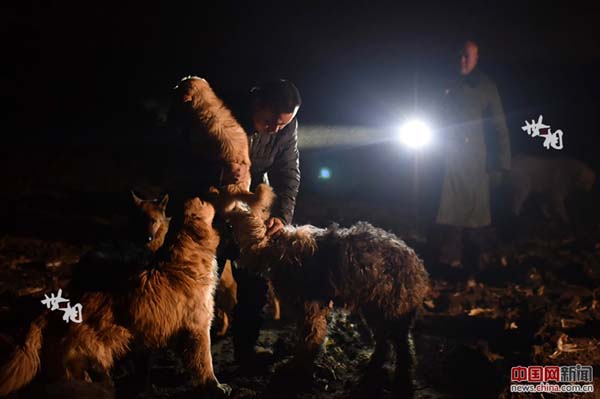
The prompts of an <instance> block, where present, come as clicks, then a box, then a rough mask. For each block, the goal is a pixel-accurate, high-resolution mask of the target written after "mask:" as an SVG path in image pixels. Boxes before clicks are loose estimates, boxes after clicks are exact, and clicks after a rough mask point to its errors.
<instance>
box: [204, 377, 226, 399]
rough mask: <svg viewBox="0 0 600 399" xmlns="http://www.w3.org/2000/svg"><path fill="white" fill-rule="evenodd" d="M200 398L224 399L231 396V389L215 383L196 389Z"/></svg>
mask: <svg viewBox="0 0 600 399" xmlns="http://www.w3.org/2000/svg"><path fill="white" fill-rule="evenodd" d="M196 392H198V393H200V394H201V397H202V398H207V399H226V398H229V396H230V395H231V387H230V386H229V385H227V384H220V383H219V382H217V381H214V383H210V384H208V385H206V386H203V387H198V389H197V391H196Z"/></svg>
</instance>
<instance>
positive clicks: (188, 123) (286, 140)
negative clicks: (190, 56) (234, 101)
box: [169, 77, 301, 365]
mask: <svg viewBox="0 0 600 399" xmlns="http://www.w3.org/2000/svg"><path fill="white" fill-rule="evenodd" d="M188 86H189V87H188ZM204 86H205V85H204V83H203V82H202V79H197V78H194V77H191V78H186V79H184V80H182V82H181V83H180V84H179V85H178V87H177V88H176V90H175V96H174V104H173V106H172V107H171V111H170V115H169V120H170V124H171V126H172V127H174V128H175V129H174V133H175V134H176V135H177V136H178V137H179V138H180V140H176V141H177V143H178V145H176V146H174V148H172V149H171V150H172V151H173V153H172V154H173V155H172V157H170V161H171V162H172V163H173V165H172V166H173V167H175V169H174V171H173V172H172V173H170V175H171V176H173V177H174V178H175V179H177V181H174V182H173V183H172V184H173V186H174V189H171V192H173V190H174V191H175V192H174V195H173V196H174V197H176V200H175V201H172V202H174V203H175V205H174V207H175V209H174V210H172V211H171V215H173V216H174V219H173V222H174V223H172V224H175V225H176V224H177V218H176V216H177V214H180V213H181V212H180V211H179V209H178V208H180V206H178V205H177V204H182V203H183V200H184V199H185V198H189V197H193V196H195V195H198V194H199V193H202V192H206V191H207V190H208V187H210V186H227V185H233V186H236V185H237V186H240V187H241V188H242V189H246V188H247V187H246V183H247V182H248V181H249V180H250V177H251V180H252V186H251V190H253V189H254V188H255V187H256V186H257V185H258V184H260V183H265V182H268V183H270V185H271V186H272V187H273V191H274V192H275V194H276V195H277V199H278V200H277V202H276V203H275V204H274V206H273V210H272V215H273V216H272V217H271V218H269V219H268V220H267V221H266V224H267V227H268V235H274V234H276V233H278V232H279V231H280V230H281V229H282V228H283V226H284V225H285V224H289V223H291V222H292V217H293V214H294V207H295V204H296V196H297V194H298V187H299V185H300V169H299V161H298V135H297V130H298V121H297V120H296V114H297V113H298V109H299V108H300V104H301V98H300V94H299V92H298V89H297V88H296V86H295V85H294V84H293V83H292V82H290V81H288V80H284V79H278V80H274V81H269V82H266V83H264V84H262V85H260V86H256V87H254V88H253V89H252V90H251V91H250V98H249V99H248V100H247V101H246V104H247V105H246V110H245V112H243V113H240V115H238V118H237V120H239V121H241V122H242V124H243V127H244V130H245V132H246V134H247V137H246V136H244V143H243V144H246V139H247V144H248V147H246V146H245V145H241V144H242V143H240V142H239V141H237V137H238V134H237V128H236V125H237V122H236V121H235V120H230V118H232V116H231V115H230V114H229V113H228V112H224V109H225V107H224V106H223V105H222V103H221V102H220V100H218V99H217V98H216V97H215V96H214V93H212V91H210V90H208V88H207V87H204ZM195 97H198V98H197V99H195ZM208 109H210V110H213V112H212V113H211V115H212V116H211V117H206V115H205V114H206V113H207V110H208ZM213 116H214V117H213ZM204 119H206V120H204ZM214 120H217V121H218V122H219V123H217V125H219V126H221V127H222V129H221V128H218V126H217V128H215V126H213V125H214V124H215V123H214ZM221 130H224V131H227V132H228V133H229V135H228V136H231V137H230V139H231V140H235V145H233V146H231V147H232V149H233V152H234V154H228V153H227V154H223V156H216V157H215V155H216V154H213V153H211V152H218V151H219V148H223V146H222V145H220V142H221V141H220V140H218V137H216V136H218V134H217V132H218V131H221ZM177 132H179V133H177ZM213 136H215V138H216V139H217V140H216V142H215V144H216V145H212V146H211V145H205V144H204V143H203V142H201V140H199V139H201V138H203V137H205V138H207V139H210V138H211V137H213ZM194 137H196V140H194ZM208 143H209V144H210V143H211V142H210V141H209V142H208ZM242 153H243V154H242ZM248 153H249V155H250V163H251V168H250V169H249V168H247V167H233V166H232V165H241V166H244V165H245V164H246V162H247V160H245V159H243V158H244V157H243V156H242V155H244V154H245V156H246V157H247V156H248ZM232 155H233V156H232ZM213 158H216V159H213ZM223 158H228V159H229V158H230V160H225V161H226V162H223V161H224V159H223ZM237 158H242V159H241V160H239V161H236V160H237ZM215 161H216V162H215ZM248 174H250V176H248ZM177 197H179V198H178V199H177ZM219 223H220V224H221V226H219V227H217V228H218V230H219V232H220V235H221V245H220V246H219V250H218V260H219V268H220V270H222V268H223V267H224V265H225V262H226V260H227V259H231V260H233V259H235V258H236V257H237V254H236V252H237V248H235V246H232V245H231V244H228V242H231V240H230V239H229V237H227V236H228V235H229V234H227V228H226V227H225V226H224V225H223V223H222V221H221V222H219V221H217V222H216V224H217V225H218V224H219ZM232 271H233V275H234V278H235V280H236V282H237V285H238V287H237V303H238V305H237V307H236V309H235V310H234V323H233V326H232V330H233V341H234V350H235V357H236V360H237V361H238V362H240V363H243V364H246V365H252V364H254V363H255V362H254V360H256V359H255V355H256V354H257V351H256V349H257V348H255V347H254V344H255V343H256V340H257V339H258V334H259V330H260V326H261V324H262V319H261V311H262V308H263V307H264V305H265V303H266V297H267V292H268V285H267V282H266V280H265V279H264V278H260V277H259V276H257V275H255V274H251V273H249V272H248V271H246V270H244V269H243V268H242V269H238V268H237V267H234V268H233V270H232ZM258 353H263V354H268V353H267V352H264V351H261V350H259V351H258Z"/></svg>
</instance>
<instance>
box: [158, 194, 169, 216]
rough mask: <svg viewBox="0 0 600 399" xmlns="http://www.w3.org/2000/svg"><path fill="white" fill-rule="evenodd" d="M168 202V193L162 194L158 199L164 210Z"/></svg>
mask: <svg viewBox="0 0 600 399" xmlns="http://www.w3.org/2000/svg"><path fill="white" fill-rule="evenodd" d="M168 202H169V194H165V195H163V197H162V198H161V200H160V203H159V207H160V209H161V210H162V211H163V212H164V211H165V209H167V203H168Z"/></svg>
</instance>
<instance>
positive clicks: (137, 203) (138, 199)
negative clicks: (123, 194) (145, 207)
mask: <svg viewBox="0 0 600 399" xmlns="http://www.w3.org/2000/svg"><path fill="white" fill-rule="evenodd" d="M131 196H132V197H133V202H134V203H135V205H136V206H140V205H142V202H144V200H143V199H141V198H140V197H138V196H137V195H135V193H134V192H133V190H131Z"/></svg>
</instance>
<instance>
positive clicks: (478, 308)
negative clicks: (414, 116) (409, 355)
mask: <svg viewBox="0 0 600 399" xmlns="http://www.w3.org/2000/svg"><path fill="white" fill-rule="evenodd" d="M88 200H89V199H88ZM94 200H95V201H97V200H98V197H97V196H95V197H94ZM71 201H76V202H78V203H81V202H83V203H85V201H86V200H85V199H82V198H77V199H73V198H69V197H68V196H67V197H65V196H56V197H54V198H52V197H46V198H37V199H35V198H29V199H27V200H24V199H20V200H19V202H18V206H16V207H15V208H14V209H16V212H17V213H16V214H18V215H19V217H18V219H19V220H21V221H22V222H21V223H20V224H19V225H14V226H12V228H11V230H12V231H11V232H6V233H4V235H3V236H2V237H1V238H0V297H1V298H2V300H3V301H2V305H1V306H2V307H1V308H0V310H1V311H2V312H3V314H4V315H7V314H9V313H10V307H11V306H12V304H14V303H16V302H18V301H19V300H26V299H27V298H30V299H38V300H39V299H40V298H43V295H44V294H46V293H51V292H56V290H57V289H58V288H60V287H61V286H64V285H65V284H66V283H67V282H68V279H69V274H70V269H71V267H72V266H73V265H74V264H76V263H77V262H78V260H79V259H80V257H81V256H82V255H83V254H84V253H86V252H87V251H90V250H92V249H94V248H97V246H98V245H104V246H105V247H106V246H109V247H110V246H111V245H117V244H115V243H116V240H115V239H114V237H115V234H113V233H112V232H113V230H112V227H111V226H112V224H111V223H112V222H114V220H117V221H118V220H120V219H119V218H120V217H125V216H124V215H114V214H113V215H111V214H93V213H92V212H89V211H88V209H89V208H88V207H86V206H83V205H80V206H79V207H78V208H76V207H74V206H72V204H71ZM103 201H104V200H103ZM107 202H108V201H104V203H105V204H106V203H107ZM59 204H60V206H59ZM363 205H364V207H363V208H362V210H361V211H362V212H356V211H355V212H354V213H352V215H354V216H353V217H349V218H348V220H347V221H345V222H347V223H351V222H353V220H352V218H364V217H365V215H366V216H367V217H368V214H369V209H370V208H369V207H367V204H363ZM349 206H352V207H354V208H355V209H359V206H360V204H351V205H349ZM65 209H69V212H68V215H69V216H68V217H65V216H64V215H65V214H63V213H62V212H64V211H65ZM104 209H112V208H110V207H104ZM310 209H313V210H314V209H317V208H315V207H313V206H311V204H309V203H305V204H302V203H300V204H299V210H298V211H299V215H298V218H299V219H300V220H302V219H304V220H312V221H316V222H318V221H320V220H322V219H324V218H325V217H326V215H324V214H323V211H321V214H318V213H317V212H315V211H313V212H310V211H309V210H310ZM318 209H321V210H323V209H326V207H319V208H318ZM371 209H372V208H371ZM107 212H109V213H110V211H107ZM341 212H343V211H341ZM378 212H379V214H380V215H378ZM378 212H377V211H371V215H374V216H375V217H374V218H372V219H371V221H372V222H373V223H377V220H375V219H376V218H377V217H378V216H379V217H381V216H384V215H385V214H386V212H385V210H380V211H378ZM347 214H348V213H347ZM14 215H15V214H13V216H14ZM5 217H8V215H5ZM5 220H6V219H5ZM387 223H388V226H386V227H388V228H389V224H390V222H389V219H388V220H387ZM380 224H383V225H385V224H386V221H382V223H380ZM6 230H8V229H6ZM561 231H562V230H559V229H557V228H556V226H554V225H553V224H552V223H540V224H538V225H536V226H534V227H531V229H530V230H529V231H528V232H527V233H526V234H521V237H519V238H517V239H514V240H512V241H511V242H510V243H508V244H507V243H504V244H499V245H496V246H495V247H494V248H493V249H491V250H488V251H486V252H485V253H484V256H483V257H482V258H481V261H480V262H478V263H479V264H478V265H476V266H475V265H467V266H468V267H467V268H466V270H457V271H455V270H451V271H444V270H436V269H435V268H430V272H431V273H432V277H433V290H432V293H431V295H430V297H429V298H428V300H427V301H426V302H425V304H424V308H423V310H422V312H421V313H420V315H419V317H418V319H417V321H416V323H415V326H414V330H413V334H412V338H413V343H414V351H415V357H416V360H417V368H416V370H415V385H416V389H417V391H416V396H415V397H416V398H419V399H425V398H431V399H438V398H536V397H537V398H549V397H555V398H563V397H564V398H577V397H586V398H592V397H600V396H599V395H600V394H599V393H598V392H596V393H595V394H587V395H583V394H581V395H577V394H563V395H562V396H561V395H549V394H543V395H542V394H521V396H519V395H518V394H511V393H510V391H509V384H510V368H511V367H513V366H517V365H576V364H582V365H592V366H594V371H595V372H596V373H595V375H596V376H597V375H598V372H597V371H598V366H599V365H600V304H599V301H600V226H597V225H595V226H594V225H589V226H586V228H585V229H583V230H582V229H580V230H579V231H576V232H571V233H568V234H567V233H564V232H561ZM73 232H78V233H77V234H73ZM398 233H399V234H401V233H402V232H401V231H398ZM401 235H402V234H401ZM109 237H112V238H113V239H112V240H111V239H110V238H109ZM411 239H412V240H411ZM408 241H409V243H411V244H412V245H413V246H414V247H415V248H416V249H417V251H419V252H420V253H421V254H422V255H423V256H424V257H427V243H426V242H425V241H424V240H423V239H422V238H420V237H415V236H413V237H409V240H408ZM39 306H40V307H42V305H41V304H40V305H39ZM282 312H283V318H282V320H279V321H274V320H270V321H268V322H267V323H266V325H265V326H264V328H263V330H262V332H261V336H260V342H259V343H260V344H261V345H262V346H264V347H267V348H270V349H272V350H273V351H274V356H273V359H272V361H271V362H269V363H268V364H266V365H264V368H257V370H255V373H248V372H242V371H240V370H239V369H238V368H237V366H236V364H235V363H234V362H233V356H232V343H231V338H230V337H229V336H226V337H225V338H222V339H215V340H214V343H213V353H214V364H215V369H216V373H217V376H218V377H219V379H220V380H221V382H223V383H227V384H229V385H230V386H231V387H232V389H233V392H232V397H233V398H261V397H275V398H290V397H298V398H318V399H326V398H327V399H332V398H347V397H350V395H351V394H352V393H354V394H355V395H360V394H357V393H356V392H357V389H358V387H359V383H360V377H361V375H362V374H361V371H362V369H363V368H364V366H365V365H366V363H367V361H368V358H369V355H370V353H371V351H372V350H373V341H372V339H371V336H370V334H369V332H368V330H367V329H366V328H365V326H364V324H363V323H362V322H361V320H360V318H358V317H355V316H353V315H349V314H347V313H345V312H344V311H343V310H338V311H336V312H335V313H334V314H333V316H332V322H331V327H330V332H329V336H328V339H327V342H326V344H325V346H324V348H323V352H322V354H321V355H320V356H319V359H318V362H317V367H316V369H315V372H314V374H313V379H312V381H310V382H302V385H301V386H300V387H296V388H297V389H294V390H292V389H291V388H290V386H288V385H286V386H283V387H282V386H277V385H276V384H275V385H274V384H271V383H270V382H271V379H272V377H273V373H274V370H275V369H276V368H277V367H278V366H280V365H281V364H282V363H284V362H285V361H286V360H287V359H288V358H289V357H290V356H291V354H292V348H293V342H294V326H295V324H294V322H293V317H291V315H288V314H287V313H286V309H283V310H282ZM11 321H14V320H11ZM2 324H4V323H2ZM12 327H13V329H12V330H8V331H3V333H4V334H3V335H2V338H3V340H2V341H3V342H2V344H3V349H5V350H6V348H7V347H9V346H10V343H11V342H13V339H15V337H12V338H11V337H10V333H11V332H12V334H17V333H16V332H15V331H17V332H18V331H22V330H18V329H15V328H14V326H12ZM132 374H133V370H132V368H131V365H130V362H129V361H128V360H127V359H125V360H123V361H121V362H119V364H118V365H117V367H115V369H114V371H113V380H114V383H115V389H116V392H117V394H118V396H119V397H137V398H179V397H187V396H189V395H190V392H193V391H192V387H191V385H190V384H189V382H190V381H189V380H190V378H189V377H190V376H189V375H187V374H186V371H185V369H184V367H183V366H182V364H181V361H180V358H179V357H178V355H177V354H176V353H174V352H173V351H171V350H164V351H160V352H158V353H156V354H155V360H154V362H153V366H152V369H151V372H150V383H149V384H146V385H145V386H144V387H142V388H138V389H137V391H136V390H135V389H134V388H132V384H130V383H129V382H128V381H129V379H130V377H131V376H132ZM380 377H381V379H380V380H379V381H377V382H376V383H375V384H372V385H371V386H370V387H369V389H368V390H367V393H366V394H365V395H363V396H355V397H368V398H391V397H392V396H391V393H390V391H389V388H390V383H391V381H390V378H391V377H390V370H389V369H388V370H387V372H384V373H382V374H381V376H380ZM594 382H595V385H596V387H598V386H600V385H599V384H598V377H596V378H595V380H594ZM48 395H50V394H48ZM57 397H60V395H59V396H57ZM90 397H91V394H90Z"/></svg>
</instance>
